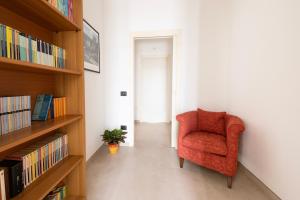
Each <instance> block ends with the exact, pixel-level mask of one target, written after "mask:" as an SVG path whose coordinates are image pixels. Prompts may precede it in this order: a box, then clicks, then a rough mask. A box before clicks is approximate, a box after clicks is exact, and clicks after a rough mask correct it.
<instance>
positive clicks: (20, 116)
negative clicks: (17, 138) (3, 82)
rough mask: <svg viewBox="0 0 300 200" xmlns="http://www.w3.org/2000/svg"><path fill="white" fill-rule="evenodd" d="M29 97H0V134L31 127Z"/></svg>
mask: <svg viewBox="0 0 300 200" xmlns="http://www.w3.org/2000/svg"><path fill="white" fill-rule="evenodd" d="M30 109H31V106H30V96H17V97H0V122H1V123H0V134H1V135H3V134H7V133H9V132H12V131H16V130H19V129H21V128H25V127H29V126H31V111H30Z"/></svg>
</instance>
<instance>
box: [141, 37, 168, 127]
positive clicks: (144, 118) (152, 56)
mask: <svg viewBox="0 0 300 200" xmlns="http://www.w3.org/2000/svg"><path fill="white" fill-rule="evenodd" d="M172 42H173V41H172V39H167V38H166V39H139V40H136V42H135V120H137V121H140V122H149V123H157V122H170V121H171V112H172V52H173V48H172Z"/></svg>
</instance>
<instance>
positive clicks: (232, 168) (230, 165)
mask: <svg viewBox="0 0 300 200" xmlns="http://www.w3.org/2000/svg"><path fill="white" fill-rule="evenodd" d="M225 123H226V136H227V137H226V142H227V150H228V151H227V156H226V160H227V165H226V167H227V171H228V172H229V174H230V175H234V174H235V173H236V168H237V160H238V146H239V136H240V134H242V133H243V131H244V130H245V126H244V123H243V121H242V120H241V119H240V118H238V117H236V116H233V115H227V116H226V119H225Z"/></svg>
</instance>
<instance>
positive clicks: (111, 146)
mask: <svg viewBox="0 0 300 200" xmlns="http://www.w3.org/2000/svg"><path fill="white" fill-rule="evenodd" d="M108 150H109V153H110V154H116V153H117V152H118V150H119V144H108Z"/></svg>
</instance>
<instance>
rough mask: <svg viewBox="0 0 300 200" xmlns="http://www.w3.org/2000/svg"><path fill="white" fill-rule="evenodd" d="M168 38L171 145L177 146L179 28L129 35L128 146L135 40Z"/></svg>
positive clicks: (132, 143) (132, 140) (133, 101)
mask: <svg viewBox="0 0 300 200" xmlns="http://www.w3.org/2000/svg"><path fill="white" fill-rule="evenodd" d="M163 38H169V39H172V41H173V55H172V56H173V58H172V61H173V64H172V109H171V110H172V114H171V123H172V127H171V147H174V148H177V127H178V124H177V121H176V114H177V113H178V111H179V106H180V105H178V103H179V99H178V86H179V84H178V83H179V75H178V71H179V66H180V51H179V50H180V46H181V43H180V41H181V32H180V31H179V30H167V31H150V32H135V33H132V34H131V36H130V49H131V56H130V68H131V69H130V71H131V84H130V85H131V88H130V89H131V91H133V95H132V99H131V103H132V105H131V108H132V109H133V110H132V113H133V114H132V120H131V121H132V122H131V126H132V130H133V135H132V137H130V141H129V142H130V144H129V145H130V146H134V138H135V129H134V114H135V92H136V91H135V42H136V40H140V39H163Z"/></svg>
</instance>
